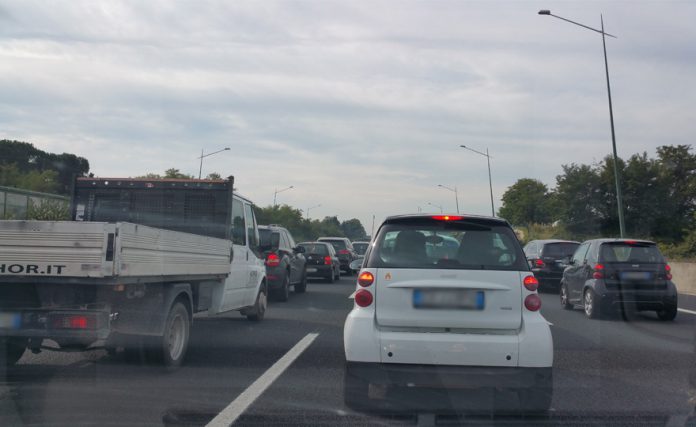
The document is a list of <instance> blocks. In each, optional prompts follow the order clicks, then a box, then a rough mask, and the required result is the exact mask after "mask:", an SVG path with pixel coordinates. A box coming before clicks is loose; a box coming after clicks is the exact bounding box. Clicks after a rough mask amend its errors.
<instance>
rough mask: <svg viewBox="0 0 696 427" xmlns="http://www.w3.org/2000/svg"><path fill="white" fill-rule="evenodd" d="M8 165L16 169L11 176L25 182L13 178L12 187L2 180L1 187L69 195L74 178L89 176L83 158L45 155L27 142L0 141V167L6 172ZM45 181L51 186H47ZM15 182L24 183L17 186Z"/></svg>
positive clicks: (45, 153) (8, 182)
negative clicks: (15, 176) (4, 168)
mask: <svg viewBox="0 0 696 427" xmlns="http://www.w3.org/2000/svg"><path fill="white" fill-rule="evenodd" d="M10 165H14V168H15V169H14V170H13V171H12V172H11V174H15V173H16V174H18V175H19V176H23V177H24V178H15V181H14V182H15V183H11V181H10V180H5V179H3V180H2V181H0V185H9V186H23V185H33V187H31V188H29V187H22V188H26V189H29V190H35V191H51V192H58V193H61V194H70V189H71V188H72V180H73V177H74V176H85V175H86V174H87V173H88V172H89V162H88V161H87V159H85V158H82V157H78V156H76V155H74V154H69V153H63V154H53V153H47V152H45V151H42V150H39V149H38V148H36V147H34V146H33V145H32V144H30V143H27V142H21V141H11V140H7V139H3V140H0V166H4V167H6V168H7V167H9V166H10ZM46 172H51V173H48V174H46ZM9 173H10V172H8V171H7V170H5V171H4V172H3V174H4V176H5V177H7V176H8V174H9ZM32 174H33V175H32ZM46 179H49V180H51V182H50V183H48V182H47V181H45V180H46ZM17 180H19V181H25V182H24V183H20V184H17V182H18V181H17ZM26 182H29V183H30V184H26Z"/></svg>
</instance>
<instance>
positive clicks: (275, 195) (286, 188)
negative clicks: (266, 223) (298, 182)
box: [273, 185, 295, 208]
mask: <svg viewBox="0 0 696 427" xmlns="http://www.w3.org/2000/svg"><path fill="white" fill-rule="evenodd" d="M293 188H295V186H294V185H291V186H290V187H285V188H283V189H282V190H278V189H277V188H276V190H275V191H274V192H273V207H274V208H275V207H276V197H277V196H278V193H282V192H283V191H288V190H292V189H293Z"/></svg>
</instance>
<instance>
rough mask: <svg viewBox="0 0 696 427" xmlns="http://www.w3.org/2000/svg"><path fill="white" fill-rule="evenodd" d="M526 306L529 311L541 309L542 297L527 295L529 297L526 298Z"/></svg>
mask: <svg viewBox="0 0 696 427" xmlns="http://www.w3.org/2000/svg"><path fill="white" fill-rule="evenodd" d="M524 308H526V309H527V310H529V311H539V309H540V308H541V298H539V295H538V294H531V295H527V298H525V299H524Z"/></svg>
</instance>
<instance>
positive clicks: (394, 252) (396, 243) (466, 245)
mask: <svg viewBox="0 0 696 427" xmlns="http://www.w3.org/2000/svg"><path fill="white" fill-rule="evenodd" d="M367 267H376V268H382V267H389V268H421V269H465V270H518V271H519V270H528V269H529V268H528V266H527V263H526V261H525V257H524V253H523V252H522V248H521V247H520V244H519V242H518V241H517V238H516V236H515V234H514V232H513V231H512V230H511V229H510V228H509V227H507V226H503V225H481V224H476V223H467V222H459V221H457V222H454V221H436V220H433V221H429V222H423V223H422V224H418V225H416V224H398V223H397V224H387V225H385V226H383V227H382V228H381V229H380V232H379V235H378V236H377V240H376V243H375V246H374V249H373V250H372V252H371V254H370V259H369V261H368V263H367Z"/></svg>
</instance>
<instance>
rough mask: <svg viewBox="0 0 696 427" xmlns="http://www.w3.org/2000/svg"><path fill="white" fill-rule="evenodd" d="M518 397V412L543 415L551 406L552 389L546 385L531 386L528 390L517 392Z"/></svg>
mask: <svg viewBox="0 0 696 427" xmlns="http://www.w3.org/2000/svg"><path fill="white" fill-rule="evenodd" d="M518 396H519V399H520V412H522V414H524V415H531V416H544V415H546V414H547V413H548V410H549V408H551V399H552V397H553V389H552V387H551V386H548V387H533V388H531V389H529V390H524V391H520V392H518Z"/></svg>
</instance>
